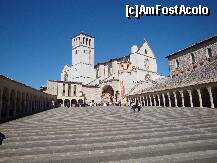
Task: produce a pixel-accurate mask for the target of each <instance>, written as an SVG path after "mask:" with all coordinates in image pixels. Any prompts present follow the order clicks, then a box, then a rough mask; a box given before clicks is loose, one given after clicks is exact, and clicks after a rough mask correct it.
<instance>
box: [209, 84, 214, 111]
mask: <svg viewBox="0 0 217 163" xmlns="http://www.w3.org/2000/svg"><path fill="white" fill-rule="evenodd" d="M207 90H208V92H209V99H210V104H211V108H214V107H215V106H214V102H213V95H212V88H211V87H207Z"/></svg>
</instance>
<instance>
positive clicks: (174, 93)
mask: <svg viewBox="0 0 217 163" xmlns="http://www.w3.org/2000/svg"><path fill="white" fill-rule="evenodd" d="M173 95H174V98H175V107H178V105H177V97H176V92H173Z"/></svg>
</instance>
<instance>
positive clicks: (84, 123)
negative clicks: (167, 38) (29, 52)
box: [0, 106, 217, 163]
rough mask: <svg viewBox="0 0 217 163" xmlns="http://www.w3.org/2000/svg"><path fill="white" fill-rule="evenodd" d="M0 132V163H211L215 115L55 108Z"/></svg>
mask: <svg viewBox="0 0 217 163" xmlns="http://www.w3.org/2000/svg"><path fill="white" fill-rule="evenodd" d="M0 131H1V132H3V133H4V134H5V135H6V137H7V139H6V140H5V141H3V145H2V146H0V162H10V163H11V162H16V163H17V162H38V163H41V162H55V163H56V162H68V163H71V162H76V163H81V162H82V163H83V162H87V163H95V162H109V163H113V162H114V163H116V162H123V163H125V162H126V163H132V162H133V163H134V162H148V163H149V162H153V163H154V162H163V163H164V162H165V163H166V162H182V163H184V162H186V163H187V162H210V163H212V162H217V110H212V109H207V108H204V109H200V108H194V109H192V108H160V107H146V108H143V109H142V111H141V112H140V113H133V112H132V110H130V108H128V107H109V106H108V107H86V108H70V109H66V108H56V109H52V110H48V111H45V112H41V113H38V114H35V115H32V116H28V117H24V118H21V119H17V120H14V121H11V122H7V123H4V124H1V125H0Z"/></svg>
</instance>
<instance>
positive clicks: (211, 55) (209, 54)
mask: <svg viewBox="0 0 217 163" xmlns="http://www.w3.org/2000/svg"><path fill="white" fill-rule="evenodd" d="M212 57H213V54H212V49H211V48H207V58H208V59H209V58H212Z"/></svg>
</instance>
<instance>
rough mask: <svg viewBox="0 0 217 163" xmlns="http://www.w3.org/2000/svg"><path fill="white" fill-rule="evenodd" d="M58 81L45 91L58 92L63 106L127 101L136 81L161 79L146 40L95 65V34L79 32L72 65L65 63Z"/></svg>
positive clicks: (48, 86)
mask: <svg viewBox="0 0 217 163" xmlns="http://www.w3.org/2000/svg"><path fill="white" fill-rule="evenodd" d="M60 76H61V80H59V81H58V80H56V81H54V80H49V81H48V83H47V90H46V91H45V92H47V93H50V94H53V95H57V99H58V100H59V102H60V103H61V104H62V105H65V106H73V105H76V104H78V103H79V104H82V103H86V104H88V103H90V102H93V101H94V102H95V103H105V102H110V103H114V102H118V101H122V102H126V96H127V95H128V94H129V93H130V92H132V91H134V89H135V86H136V85H138V84H139V83H146V85H150V84H152V82H153V81H155V80H157V79H159V78H164V77H163V76H161V75H159V74H158V73H157V63H156V58H155V55H154V53H153V51H152V49H151V48H150V46H149V44H148V42H147V41H146V40H145V41H144V42H143V43H142V45H141V46H140V47H138V46H136V45H133V46H132V47H131V51H130V52H129V54H128V55H125V56H123V57H120V58H113V59H110V60H109V61H106V62H102V63H97V64H95V65H94V37H92V36H90V35H87V34H84V33H79V34H78V35H76V36H74V37H73V38H72V64H71V65H65V66H64V68H63V70H62V72H61V75H60Z"/></svg>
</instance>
